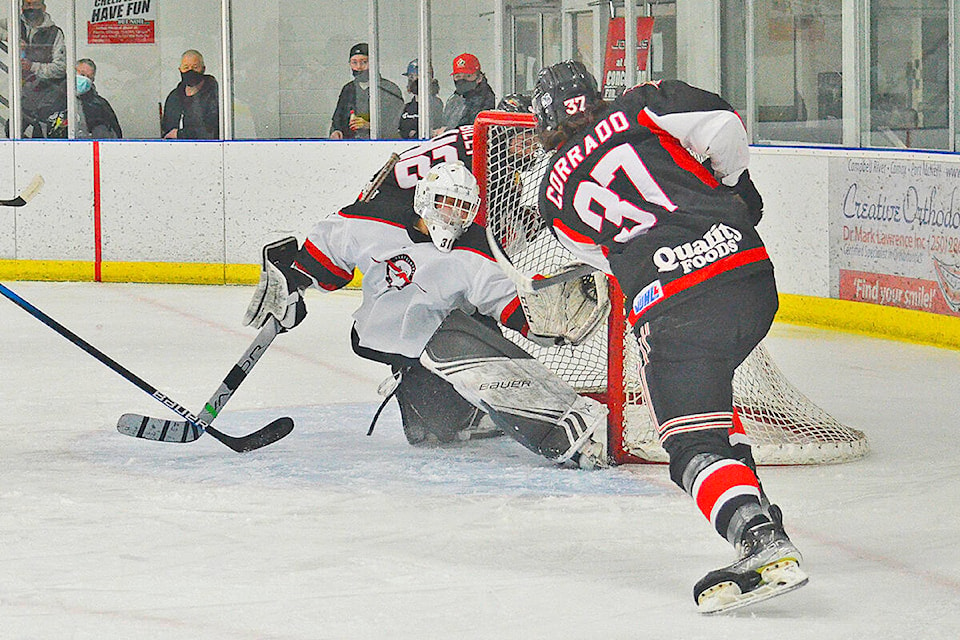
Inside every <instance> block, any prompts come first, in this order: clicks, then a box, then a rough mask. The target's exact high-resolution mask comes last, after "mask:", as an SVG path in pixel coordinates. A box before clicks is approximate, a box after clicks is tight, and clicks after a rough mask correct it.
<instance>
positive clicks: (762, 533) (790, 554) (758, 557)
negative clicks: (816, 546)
mask: <svg viewBox="0 0 960 640" xmlns="http://www.w3.org/2000/svg"><path fill="white" fill-rule="evenodd" d="M777 513H779V509H777ZM737 551H738V552H739V554H740V559H739V560H737V561H736V562H734V563H733V564H731V565H728V566H726V567H723V568H722V569H717V570H715V571H711V572H710V573H708V574H707V575H706V576H704V577H703V578H702V579H701V580H700V581H699V582H698V583H697V584H696V586H694V588H693V598H694V600H695V601H696V603H697V607H698V608H699V610H700V613H704V614H712V613H719V612H722V611H731V610H733V609H738V608H740V607H743V606H746V605H748V604H753V603H755V602H762V601H763V600H767V599H769V598H773V597H774V596H778V595H781V594H784V593H788V592H790V591H793V590H794V589H798V588H800V587H802V586H803V585H805V584H807V581H808V578H807V574H806V573H804V572H803V570H802V569H801V568H800V563H801V562H802V561H803V558H802V557H801V555H800V552H799V551H798V550H797V548H796V547H795V546H794V545H793V543H792V542H790V538H788V537H787V534H786V533H785V532H784V530H783V525H782V524H780V522H779V519H776V520H775V521H774V522H765V523H763V524H759V525H755V526H753V527H751V528H750V529H747V530H746V531H745V532H744V533H743V537H742V539H741V540H740V543H739V544H738V545H737Z"/></svg>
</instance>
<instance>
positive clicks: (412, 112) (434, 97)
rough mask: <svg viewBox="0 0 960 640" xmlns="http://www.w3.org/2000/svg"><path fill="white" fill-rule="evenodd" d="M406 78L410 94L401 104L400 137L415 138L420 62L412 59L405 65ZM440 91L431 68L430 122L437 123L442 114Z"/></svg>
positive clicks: (417, 127) (418, 120)
mask: <svg viewBox="0 0 960 640" xmlns="http://www.w3.org/2000/svg"><path fill="white" fill-rule="evenodd" d="M403 75H404V76H406V78H407V93H410V94H411V98H410V102H408V103H407V104H405V105H403V113H401V114H400V137H401V138H404V139H410V138H416V137H419V134H420V109H419V106H418V103H417V92H418V91H419V89H420V63H419V61H418V60H416V59H414V60H411V61H410V64H408V65H407V72H406V73H404V74H403ZM439 93H440V83H439V82H437V79H436V78H434V77H433V69H431V70H430V123H431V125H437V124H439V123H440V118H441V116H442V115H443V100H441V99H440V96H439V95H438V94H439Z"/></svg>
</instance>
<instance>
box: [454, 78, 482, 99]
mask: <svg viewBox="0 0 960 640" xmlns="http://www.w3.org/2000/svg"><path fill="white" fill-rule="evenodd" d="M453 84H454V85H456V87H457V93H459V94H460V95H462V96H463V95H466V94H468V93H470V92H471V91H473V90H474V89H476V88H477V86H479V84H480V81H479V80H454V81H453Z"/></svg>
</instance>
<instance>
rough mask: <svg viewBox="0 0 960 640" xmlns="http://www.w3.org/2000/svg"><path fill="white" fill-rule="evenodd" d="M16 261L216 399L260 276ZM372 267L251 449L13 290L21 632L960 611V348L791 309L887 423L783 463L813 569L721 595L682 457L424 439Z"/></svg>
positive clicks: (277, 383)
mask: <svg viewBox="0 0 960 640" xmlns="http://www.w3.org/2000/svg"><path fill="white" fill-rule="evenodd" d="M9 286H10V287H11V288H12V289H13V290H14V291H16V292H17V293H19V294H20V295H22V296H23V297H24V298H26V299H27V300H28V301H30V302H31V303H33V304H35V305H36V306H37V307H39V308H40V309H42V310H43V311H45V312H46V313H48V314H50V315H51V316H53V317H54V318H56V319H57V320H59V321H60V322H61V323H63V324H64V325H66V326H67V327H68V328H70V329H71V330H73V331H74V332H75V333H77V334H79V335H80V336H82V337H84V338H86V339H87V340H88V341H90V342H91V343H93V344H94V345H95V346H96V347H98V348H99V349H102V350H103V351H104V352H105V353H107V354H108V355H109V356H111V357H113V358H114V359H116V360H117V361H118V362H119V363H120V364H122V365H123V366H125V367H127V368H128V369H130V370H131V371H133V372H134V373H136V374H138V375H139V376H141V377H142V378H144V379H146V380H147V381H148V382H149V383H150V384H152V385H154V386H156V387H157V388H159V389H160V390H162V391H164V392H165V393H166V394H168V395H169V396H171V397H172V398H173V399H174V400H176V401H177V402H180V403H181V404H184V405H186V406H188V407H191V408H195V409H199V408H200V407H201V406H202V405H203V403H204V402H205V401H206V400H207V399H208V397H209V396H210V394H212V393H213V391H214V390H215V389H216V387H217V385H218V384H219V383H220V380H221V379H222V378H223V376H224V375H225V374H226V372H227V371H228V370H229V368H230V367H231V366H232V364H233V363H234V362H235V361H236V359H237V358H238V357H239V355H240V354H241V353H242V352H243V350H244V349H245V348H246V346H247V345H248V344H249V343H250V341H251V339H252V337H253V335H254V331H253V330H251V329H249V328H246V327H242V326H241V325H240V318H241V316H242V314H243V310H244V309H245V307H246V303H247V300H248V299H249V296H250V293H251V292H252V288H250V287H206V286H172V285H130V284H92V283H84V284H77V283H69V284H53V283H28V282H14V283H9ZM357 296H358V294H357V293H354V292H340V293H333V294H326V295H324V294H320V293H316V294H315V295H314V294H313V292H311V295H308V300H307V302H308V306H309V309H310V315H309V316H308V318H307V320H306V322H305V323H304V324H303V325H302V326H300V327H298V328H297V329H296V330H294V331H292V332H290V333H288V334H285V335H281V336H280V337H278V338H277V340H276V342H275V343H274V345H273V346H272V347H271V348H270V349H269V351H268V352H267V353H266V355H265V356H264V357H263V359H262V360H261V362H260V364H259V365H257V367H256V369H255V370H254V371H253V373H252V374H251V375H250V377H249V378H248V379H247V380H246V382H245V383H244V384H243V385H242V386H241V388H240V390H239V391H238V392H237V394H236V396H235V397H234V398H233V399H232V400H231V401H230V403H229V404H228V405H227V407H226V409H225V410H224V411H223V413H222V414H221V415H220V417H219V418H218V420H217V423H216V424H217V426H218V427H219V428H221V429H222V430H224V431H226V432H228V433H234V434H240V433H247V432H250V431H253V430H254V429H256V428H258V427H260V426H262V425H264V424H266V423H267V422H269V421H270V420H272V419H274V418H276V417H279V416H282V415H290V416H292V417H293V418H294V420H295V421H296V425H297V426H296V428H295V429H294V431H293V433H291V434H290V435H289V436H288V437H287V438H285V439H284V440H281V441H279V442H277V443H275V444H273V445H271V446H269V447H266V448H264V449H261V450H259V451H256V452H253V453H248V454H237V453H234V452H233V451H231V450H229V449H228V448H226V447H225V446H223V445H222V444H220V443H218V442H217V441H215V440H214V439H212V438H211V437H209V436H204V437H202V438H201V439H200V440H198V441H196V442H194V443H191V444H167V443H157V442H148V441H144V440H138V439H135V438H130V437H126V436H123V435H120V434H119V433H117V431H116V429H115V423H116V420H117V418H118V417H119V416H120V415H121V414H122V413H125V412H138V413H145V414H147V415H155V416H160V417H170V418H174V417H175V416H173V414H170V413H168V412H167V411H166V409H164V407H162V406H161V405H160V404H158V403H157V402H156V401H154V400H153V399H152V398H150V397H149V396H148V395H146V394H145V393H143V392H142V391H140V390H139V389H137V388H136V387H134V386H133V385H131V384H130V383H128V382H127V381H125V380H124V379H123V378H121V377H120V376H118V375H117V374H116V373H114V372H112V371H110V370H109V369H107V368H106V367H105V366H103V365H102V364H101V363H99V362H97V361H96V360H94V359H93V358H92V357H90V356H89V355H87V354H86V353H84V352H82V351H81V350H80V349H78V348H77V347H76V346H74V345H73V344H71V343H70V342H68V341H67V340H66V339H64V338H62V337H61V336H59V335H58V334H56V333H55V332H53V331H52V330H51V329H49V328H48V327H46V326H44V325H43V324H41V323H40V322H39V321H38V320H36V319H35V318H33V317H32V316H30V315H28V314H27V313H26V312H24V311H22V310H21V309H19V308H17V307H16V306H15V305H13V304H12V303H10V302H8V301H7V300H5V299H4V300H0V327H2V330H0V331H2V332H0V353H2V355H0V398H2V410H3V413H2V422H0V638H2V639H3V640H11V639H16V640H19V639H28V638H29V639H48V638H49V639H57V640H61V639H67V638H76V639H80V638H83V639H87V638H89V639H94V638H95V639H98V640H99V639H109V638H135V639H136V640H147V639H151V638H162V639H170V638H175V639H179V638H185V639H186V638H189V639H191V640H194V639H204V640H205V639H221V638H222V639H228V638H229V639H231V640H237V639H258V640H259V639H283V640H287V639H290V640H292V639H317V638H416V639H424V638H444V639H453V638H456V639H460V638H483V639H486V640H489V639H494V638H495V639H501V638H523V639H535V638H543V639H549V640H554V639H565V638H577V639H580V638H603V639H609V638H676V639H683V640H687V639H695V638H702V639H704V640H720V639H731V640H741V639H749V638H783V639H795V638H796V639H809V640H829V639H834V638H837V639H844V640H846V639H858V638H863V639H867V638H870V639H877V638H880V639H889V638H904V639H907V638H909V639H914V638H923V639H940V638H951V639H955V638H957V637H960V513H958V503H960V483H958V479H960V446H958V438H957V435H958V434H957V430H958V427H960V424H958V414H960V410H958V397H960V393H958V380H960V354H958V353H957V352H955V351H948V350H941V349H936V348H931V347H923V346H916V345H911V344H906V343H898V342H890V341H884V340H878V339H871V338H866V337H861V336H853V335H848V334H841V333H836V332H827V331H818V330H811V329H804V328H798V327H792V326H788V325H779V324H778V325H775V327H774V329H773V331H772V333H771V337H770V338H769V339H768V344H769V348H770V350H771V353H772V354H773V357H774V358H775V359H776V361H777V362H778V364H779V365H780V367H781V368H782V369H783V371H784V372H785V374H786V375H787V377H788V378H789V379H790V380H792V381H793V382H794V383H795V384H796V385H797V386H798V387H799V388H800V389H801V390H802V391H804V392H805V393H806V394H807V395H808V396H810V397H811V398H813V399H814V400H815V401H816V402H817V403H818V404H820V405H821V406H822V407H824V408H825V409H827V410H828V411H830V412H831V413H832V414H833V415H835V416H836V417H837V418H839V419H840V420H842V421H844V422H846V423H847V424H850V425H853V426H856V427H859V428H861V429H863V430H865V431H866V432H867V433H868V435H869V438H870V443H871V445H872V448H873V451H872V453H871V455H870V456H869V457H868V458H866V459H864V460H862V461H858V462H853V463H848V464H843V465H834V466H813V467H778V468H764V469H762V471H761V477H762V479H763V481H764V484H765V487H766V489H767V490H768V492H769V493H770V494H771V495H772V496H773V498H774V499H775V501H777V502H778V503H779V504H781V506H782V507H783V509H784V513H785V516H786V522H787V526H788V529H789V532H790V533H791V535H792V537H793V539H794V541H795V542H796V543H797V545H798V546H799V547H800V548H801V550H802V551H803V552H804V554H805V558H806V563H805V566H806V568H807V571H808V572H809V574H810V584H809V585H808V586H807V587H805V588H803V589H801V590H799V591H797V592H795V593H792V594H789V595H786V596H783V597H781V598H776V599H774V600H770V601H768V602H766V603H763V604H759V605H757V606H755V607H752V608H747V609H743V610H741V611H740V612H737V613H736V614H730V615H727V616H721V617H716V616H714V617H703V616H701V615H699V614H698V613H697V612H696V610H695V607H694V604H693V599H692V596H691V588H692V585H693V584H694V582H696V581H697V580H698V579H699V578H700V577H701V576H702V575H703V574H704V573H705V572H706V571H708V570H710V569H713V568H716V567H718V566H721V565H723V564H726V563H727V562H729V561H730V560H731V559H732V551H731V549H730V548H729V546H727V545H726V543H724V542H723V541H722V540H720V539H719V537H718V536H716V534H715V533H713V532H712V531H711V530H710V527H709V525H708V524H707V523H706V521H705V520H703V518H702V517H701V516H700V514H699V513H698V512H697V511H696V509H695V508H694V505H693V504H692V502H691V500H690V499H689V498H688V497H687V496H686V495H684V494H683V493H682V492H681V491H680V490H679V489H677V488H676V487H675V486H674V485H672V484H671V483H670V482H669V480H668V477H667V470H666V468H665V467H663V466H656V465H651V466H631V467H621V468H616V469H612V470H607V471H599V472H586V471H573V470H562V469H557V468H554V466H553V465H552V464H550V463H548V462H546V461H544V460H541V459H539V458H538V457H536V456H534V455H533V454H531V453H529V452H527V451H526V450H525V449H522V448H521V447H520V446H519V445H517V444H516V443H514V442H512V441H509V440H506V439H499V440H495V441H483V442H477V443H468V444H467V445H466V446H460V447H455V448H446V449H419V448H413V447H410V446H409V445H407V443H406V441H405V439H404V437H403V434H402V432H401V429H400V423H399V413H398V411H397V409H396V405H395V404H394V403H391V404H390V405H389V406H388V408H387V409H386V410H385V412H384V415H383V416H382V418H381V421H380V424H378V426H377V428H376V431H375V432H374V433H373V435H372V436H371V437H367V436H366V435H365V433H366V430H367V426H368V423H369V420H370V418H371V416H372V415H373V413H374V411H375V410H376V407H377V404H378V401H379V399H380V398H379V396H377V395H376V387H377V384H378V383H379V382H380V380H381V379H382V378H383V377H384V376H385V374H386V370H385V368H384V367H381V366H380V365H376V364H374V363H369V362H366V361H363V360H361V359H359V358H357V357H356V356H354V355H353V354H352V353H351V351H350V348H349V327H350V313H351V312H352V310H353V309H354V307H355V306H356V304H357V301H358V297H357Z"/></svg>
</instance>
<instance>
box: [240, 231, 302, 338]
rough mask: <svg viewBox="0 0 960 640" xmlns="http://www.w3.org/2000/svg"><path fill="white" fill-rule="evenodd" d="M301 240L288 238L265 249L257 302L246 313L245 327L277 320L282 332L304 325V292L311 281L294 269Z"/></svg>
mask: <svg viewBox="0 0 960 640" xmlns="http://www.w3.org/2000/svg"><path fill="white" fill-rule="evenodd" d="M296 255H297V239H296V238H294V237H289V238H284V239H283V240H278V241H276V242H273V243H270V244H268V245H266V246H264V247H263V268H262V270H261V271H260V282H258V283H257V288H256V289H255V290H254V292H253V299H251V300H250V304H249V305H248V306H247V311H246V313H244V314H243V324H245V325H249V326H253V327H255V328H257V329H259V328H261V327H263V325H265V324H266V323H267V321H268V320H269V319H270V317H271V316H272V317H274V318H276V319H277V322H279V323H280V327H281V330H282V331H288V330H290V329H293V328H294V327H295V326H297V325H298V324H300V322H302V321H303V319H304V318H305V317H306V315H307V305H306V304H305V303H304V301H303V290H304V289H306V288H307V286H309V284H310V279H309V277H307V276H306V275H304V274H303V273H301V272H299V271H297V270H296V269H294V268H293V266H292V265H293V261H294V259H295V257H296Z"/></svg>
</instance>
